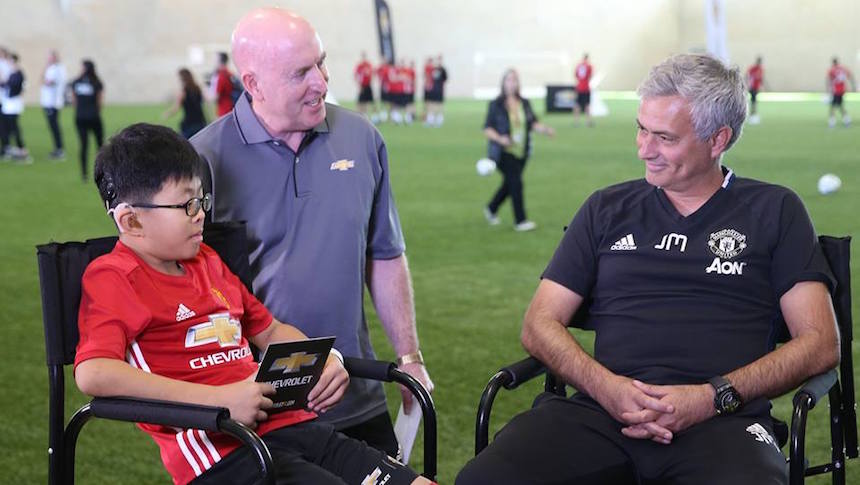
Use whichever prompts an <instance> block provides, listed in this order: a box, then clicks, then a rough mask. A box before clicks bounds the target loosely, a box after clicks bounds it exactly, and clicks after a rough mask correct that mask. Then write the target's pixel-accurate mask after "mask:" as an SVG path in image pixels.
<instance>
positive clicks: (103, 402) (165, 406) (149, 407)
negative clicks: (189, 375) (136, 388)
mask: <svg viewBox="0 0 860 485" xmlns="http://www.w3.org/2000/svg"><path fill="white" fill-rule="evenodd" d="M90 408H91V410H92V413H93V416H94V417H97V418H103V419H114V420H117V421H131V422H135V423H149V424H160V425H164V426H174V427H177V428H193V429H202V430H206V431H218V429H219V428H218V423H219V421H220V420H222V419H229V418H230V411H229V410H228V409H227V408H219V407H212V406H201V405H196V404H187V403H178V402H169V401H158V400H150V399H134V398H127V397H97V398H95V399H93V400H92V402H91V403H90Z"/></svg>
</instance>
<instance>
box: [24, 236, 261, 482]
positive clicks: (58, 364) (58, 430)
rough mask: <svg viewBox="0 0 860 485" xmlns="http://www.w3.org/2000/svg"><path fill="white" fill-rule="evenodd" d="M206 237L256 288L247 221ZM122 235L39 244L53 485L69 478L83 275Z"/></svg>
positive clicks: (205, 239)
mask: <svg viewBox="0 0 860 485" xmlns="http://www.w3.org/2000/svg"><path fill="white" fill-rule="evenodd" d="M203 240H204V241H205V242H206V244H208V245H210V246H211V247H212V249H214V250H215V251H216V252H217V253H218V254H219V256H221V259H223V260H224V262H225V263H226V264H227V267H228V268H230V270H231V271H233V273H235V274H236V275H237V276H238V277H239V279H240V280H241V281H242V282H243V283H245V285H246V286H248V288H250V287H251V285H250V282H251V279H250V269H249V265H248V241H247V235H246V233H245V223H244V222H242V221H233V222H219V223H212V224H209V225H207V226H206V228H205V230H204V234H203ZM116 241H117V237H116V236H113V237H102V238H97V239H89V240H87V241H85V242H66V243H56V242H53V243H48V244H42V245H39V246H37V247H36V257H37V260H38V265H39V285H40V289H41V293H42V324H43V326H44V330H45V356H46V359H47V364H48V387H49V393H50V399H49V403H48V412H49V417H48V447H49V448H48V466H49V469H50V472H49V474H48V475H49V477H50V481H51V483H52V485H53V484H54V483H61V482H62V481H63V478H62V477H63V474H62V469H63V461H62V457H63V456H64V442H63V433H64V429H65V426H66V424H65V378H64V371H63V368H64V366H66V365H68V364H71V363H73V362H74V360H75V350H76V348H77V345H78V339H79V338H80V335H79V333H78V308H79V307H80V302H81V278H82V277H83V275H84V270H86V268H87V265H89V264H90V262H91V261H92V260H94V259H96V258H97V257H99V256H101V255H103V254H106V253H108V252H110V251H111V249H113V247H114V245H116Z"/></svg>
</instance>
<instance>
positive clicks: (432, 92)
mask: <svg viewBox="0 0 860 485" xmlns="http://www.w3.org/2000/svg"><path fill="white" fill-rule="evenodd" d="M427 62H428V65H425V66H424V105H425V110H426V111H427V116H426V118H425V120H424V124H425V125H428V126H436V127H439V126H442V123H443V122H444V121H445V114H444V113H443V111H442V107H443V105H444V102H445V83H446V82H447V81H448V71H447V70H446V69H445V66H443V65H442V54H439V55H438V56H436V60H435V62H434V61H433V60H432V59H431V58H428V59H427ZM428 68H429V71H428ZM428 85H429V89H428Z"/></svg>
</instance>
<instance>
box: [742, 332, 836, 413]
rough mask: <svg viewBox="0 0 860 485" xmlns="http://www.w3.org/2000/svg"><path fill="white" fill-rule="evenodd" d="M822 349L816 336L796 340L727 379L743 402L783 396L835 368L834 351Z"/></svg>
mask: <svg viewBox="0 0 860 485" xmlns="http://www.w3.org/2000/svg"><path fill="white" fill-rule="evenodd" d="M823 347H826V346H824V345H822V344H821V343H820V342H819V341H818V339H817V338H816V337H815V336H806V337H800V338H795V339H792V340H791V341H789V342H786V343H785V344H783V345H782V346H781V347H779V348H778V349H776V350H775V351H773V352H770V353H769V354H767V355H765V356H764V357H762V358H760V359H758V360H756V361H755V362H752V363H750V364H748V365H746V366H744V367H741V368H739V369H736V370H734V371H732V372H730V373H728V374H727V375H726V377H727V378H728V379H729V381H731V383H732V385H733V386H734V387H735V389H737V391H738V392H739V393H740V395H741V397H742V398H743V400H744V401H751V400H753V399H756V398H759V397H766V398H772V397H776V396H780V395H782V394H784V393H786V392H788V391H789V390H791V389H793V388H794V387H797V386H798V385H799V384H800V383H801V382H803V380H805V379H807V378H809V377H811V376H813V375H816V374H820V373H822V372H826V371H827V370H828V369H830V368H832V367H833V365H835V361H834V359H833V357H832V356H833V353H834V352H835V350H833V351H832V352H830V351H828V350H829V349H826V348H823ZM831 347H833V348H834V349H835V346H831Z"/></svg>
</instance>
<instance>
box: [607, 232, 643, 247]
mask: <svg viewBox="0 0 860 485" xmlns="http://www.w3.org/2000/svg"><path fill="white" fill-rule="evenodd" d="M609 250H610V251H635V250H636V242H634V241H633V234H628V235H626V236H624V237H622V238H621V239H619V240H617V241H615V244H613V245H612V247H611V248H609Z"/></svg>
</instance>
